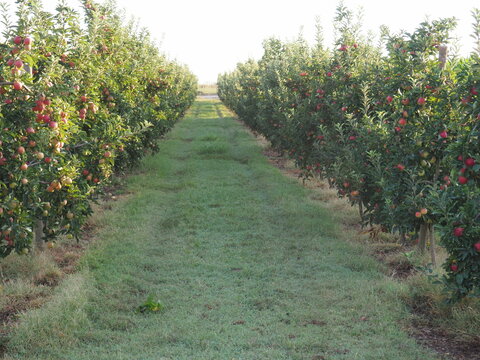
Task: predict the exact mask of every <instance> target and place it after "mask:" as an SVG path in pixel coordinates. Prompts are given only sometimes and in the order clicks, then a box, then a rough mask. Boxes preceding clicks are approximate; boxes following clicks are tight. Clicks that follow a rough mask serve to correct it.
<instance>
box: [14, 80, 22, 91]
mask: <svg viewBox="0 0 480 360" xmlns="http://www.w3.org/2000/svg"><path fill="white" fill-rule="evenodd" d="M13 88H14V89H15V90H22V88H23V84H22V83H21V82H19V81H14V82H13Z"/></svg>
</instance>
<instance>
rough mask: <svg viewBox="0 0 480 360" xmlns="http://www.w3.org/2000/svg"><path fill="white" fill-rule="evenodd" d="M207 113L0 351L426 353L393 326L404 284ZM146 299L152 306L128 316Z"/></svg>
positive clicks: (176, 139) (135, 182)
mask: <svg viewBox="0 0 480 360" xmlns="http://www.w3.org/2000/svg"><path fill="white" fill-rule="evenodd" d="M219 114H228V112H227V110H226V109H225V108H224V107H223V106H222V105H221V104H220V103H219V102H218V101H206V100H204V101H197V102H196V103H195V105H194V106H193V108H192V110H191V111H190V115H189V116H187V118H186V119H184V120H183V121H182V122H180V123H179V124H178V125H177V126H176V127H175V129H174V130H173V132H172V133H171V134H170V135H169V136H168V138H167V139H166V140H165V141H163V142H162V143H161V144H160V153H159V154H158V155H156V156H153V157H149V158H148V159H146V160H145V161H144V162H143V165H142V168H141V169H140V170H141V171H139V175H136V176H132V177H130V178H129V179H128V190H129V191H131V192H133V194H132V195H130V196H129V197H128V198H127V199H124V200H123V201H119V202H117V204H118V205H117V206H116V207H115V209H114V210H112V211H110V212H107V213H105V214H104V215H103V216H102V217H101V219H100V220H99V221H98V222H99V224H100V225H101V226H102V230H101V231H100V232H99V234H98V239H97V240H96V242H95V245H94V246H92V247H91V249H89V250H88V251H87V253H86V255H85V256H84V258H83V260H82V266H81V271H80V272H79V273H77V274H75V275H74V276H71V277H69V278H67V279H66V280H65V281H64V282H63V283H62V284H61V285H60V286H59V287H58V288H57V290H56V294H55V296H54V297H53V299H52V301H51V302H49V303H48V305H47V306H45V307H43V308H41V309H38V310H34V311H31V312H28V313H26V314H24V315H23V317H22V321H21V323H20V325H19V326H18V328H17V329H16V331H15V332H14V333H13V334H12V335H11V338H10V341H9V343H8V347H7V354H6V356H5V358H6V359H50V360H55V359H69V360H80V359H83V360H87V359H88V360H90V359H96V360H107V359H108V360H111V359H117V360H123V359H124V360H127V359H128V360H132V359H138V360H140V359H141V360H150V359H151V360H154V359H155V360H158V359H172V360H177V359H209V360H212V359H219V360H227V359H262V360H264V359H275V360H280V359H323V358H324V359H329V360H336V359H362V360H368V359H375V360H378V359H395V360H413V359H422V360H428V359H435V357H434V356H433V355H432V354H431V353H430V352H429V351H427V350H424V349H422V348H420V347H419V346H418V345H416V343H415V341H414V340H413V339H412V338H409V337H408V336H407V334H406V332H405V331H403V330H402V328H403V327H404V326H405V323H404V321H405V319H406V317H408V316H409V315H408V312H407V311H406V309H405V308H404V306H403V305H402V303H401V301H400V300H399V297H400V295H401V294H403V293H404V292H405V287H404V286H403V285H401V284H399V283H396V282H394V281H392V280H391V279H389V278H387V277H386V276H385V275H384V274H383V273H382V272H381V268H380V265H379V264H378V263H377V262H376V261H374V260H373V259H372V258H371V257H369V256H367V255H366V254H365V253H364V250H363V249H362V248H361V247H360V246H357V245H354V244H352V243H350V242H348V241H346V239H345V238H344V235H343V234H342V232H341V230H340V228H339V226H337V225H336V224H335V221H334V220H333V218H332V216H331V214H330V213H329V211H328V210H327V209H325V208H323V207H322V206H321V204H319V203H318V202H315V201H313V200H309V194H310V191H309V190H308V189H305V188H302V187H301V186H300V185H299V184H298V183H297V182H296V180H294V179H289V178H286V177H285V176H283V175H282V174H281V173H280V171H279V170H277V169H276V168H274V167H272V166H271V165H269V164H268V162H267V161H266V159H265V158H264V157H263V156H262V155H261V151H260V147H259V146H258V145H257V144H256V140H255V139H254V138H253V137H252V136H251V135H250V134H249V133H248V132H247V131H246V130H245V129H244V128H243V127H242V126H241V124H240V123H238V122H236V121H234V120H233V118H232V117H223V118H220V117H219V116H218V115H219ZM222 116H223V115H222ZM149 298H150V299H154V300H155V301H158V302H159V303H160V304H161V305H162V310H161V311H158V312H145V313H139V312H138V311H136V310H137V309H138V307H139V306H141V305H142V304H144V303H145V302H146V301H147V300H149Z"/></svg>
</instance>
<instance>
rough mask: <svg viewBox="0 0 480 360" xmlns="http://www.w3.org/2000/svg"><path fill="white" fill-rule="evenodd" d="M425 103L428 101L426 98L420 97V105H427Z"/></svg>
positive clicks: (418, 102)
mask: <svg viewBox="0 0 480 360" xmlns="http://www.w3.org/2000/svg"><path fill="white" fill-rule="evenodd" d="M425 103H426V100H425V98H423V97H420V98H418V100H417V104H418V105H425Z"/></svg>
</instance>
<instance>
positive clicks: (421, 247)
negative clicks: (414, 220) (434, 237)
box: [418, 224, 427, 254]
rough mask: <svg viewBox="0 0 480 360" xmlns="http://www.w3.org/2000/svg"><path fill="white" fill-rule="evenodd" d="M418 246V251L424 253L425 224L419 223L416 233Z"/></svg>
mask: <svg viewBox="0 0 480 360" xmlns="http://www.w3.org/2000/svg"><path fill="white" fill-rule="evenodd" d="M418 248H419V250H420V253H422V254H425V251H426V250H427V225H426V224H422V225H420V233H419V235H418Z"/></svg>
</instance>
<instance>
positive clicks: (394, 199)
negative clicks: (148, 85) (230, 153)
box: [218, 6, 480, 299]
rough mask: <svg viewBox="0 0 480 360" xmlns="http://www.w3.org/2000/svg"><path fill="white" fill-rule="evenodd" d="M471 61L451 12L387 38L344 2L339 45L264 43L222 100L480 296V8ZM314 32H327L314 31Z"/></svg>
mask: <svg viewBox="0 0 480 360" xmlns="http://www.w3.org/2000/svg"><path fill="white" fill-rule="evenodd" d="M472 14H473V17H474V29H473V31H472V32H473V36H474V38H475V41H476V44H477V47H476V48H475V49H473V52H472V54H471V56H469V57H467V58H459V57H452V56H448V49H449V43H448V42H449V39H450V32H451V30H452V29H453V28H454V27H455V20H454V19H440V20H435V21H429V22H423V23H421V24H420V25H419V26H418V28H417V29H416V30H415V31H414V32H412V33H406V32H401V33H391V32H390V31H389V30H388V29H387V28H383V29H382V36H381V39H382V41H381V44H380V45H378V44H373V43H372V42H371V41H369V40H368V39H367V38H365V37H363V36H361V31H360V30H361V24H359V23H357V22H355V21H354V20H353V19H354V16H353V14H352V12H351V11H350V10H349V9H347V8H345V7H344V6H339V7H338V9H337V13H336V18H335V29H336V33H337V37H336V40H335V44H334V47H333V50H329V49H328V48H326V47H325V46H324V45H323V44H322V43H321V42H318V43H317V44H316V45H315V46H313V47H310V46H308V44H307V43H306V42H305V41H304V40H302V39H299V40H297V41H293V42H286V43H285V42H281V41H279V40H276V39H270V40H267V41H265V43H264V54H263V56H262V58H261V59H260V60H259V61H255V60H250V61H247V62H245V63H242V64H239V65H238V66H237V68H236V69H235V71H233V72H231V73H227V74H223V75H221V76H220V77H219V79H218V85H219V95H220V98H221V99H222V100H223V101H224V102H225V104H227V106H229V107H230V108H231V109H232V110H234V111H235V112H236V113H237V114H238V115H239V116H240V117H241V119H242V120H244V121H245V123H247V124H248V126H250V127H251V128H252V129H253V130H254V131H256V132H258V133H261V134H263V135H264V136H265V137H266V138H267V139H268V140H270V141H271V142H272V144H273V145H274V146H275V147H276V148H278V149H279V150H281V151H283V152H285V153H288V154H289V155H290V156H291V157H293V158H294V159H295V161H296V164H297V165H298V167H300V168H301V169H302V171H303V175H304V176H305V177H310V176H319V177H322V178H324V179H326V180H328V182H329V183H330V185H331V186H334V187H335V188H336V189H337V190H338V195H339V196H341V197H345V198H346V199H348V201H350V202H351V204H352V205H356V206H358V207H359V210H360V213H361V216H362V219H363V222H364V224H365V225H367V224H372V225H378V226H380V227H381V228H382V229H383V230H385V231H391V232H395V233H398V234H399V236H400V238H401V239H402V242H403V243H405V244H407V243H412V242H418V245H419V247H420V250H421V251H427V250H429V251H430V252H431V255H432V265H435V262H436V257H435V246H434V245H435V237H434V234H435V233H438V234H440V236H441V242H440V243H441V245H443V246H444V247H445V248H446V250H447V251H448V258H447V260H446V262H445V263H444V264H443V268H444V270H445V274H446V275H445V276H444V277H443V282H444V283H445V285H446V287H447V289H448V290H449V291H450V294H451V295H452V299H459V298H462V297H464V296H467V295H469V294H476V295H479V294H480V141H479V140H480V139H479V135H480V95H479V93H480V11H479V10H474V11H473V12H472ZM318 38H319V39H321V38H322V37H321V36H319V37H318Z"/></svg>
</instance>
